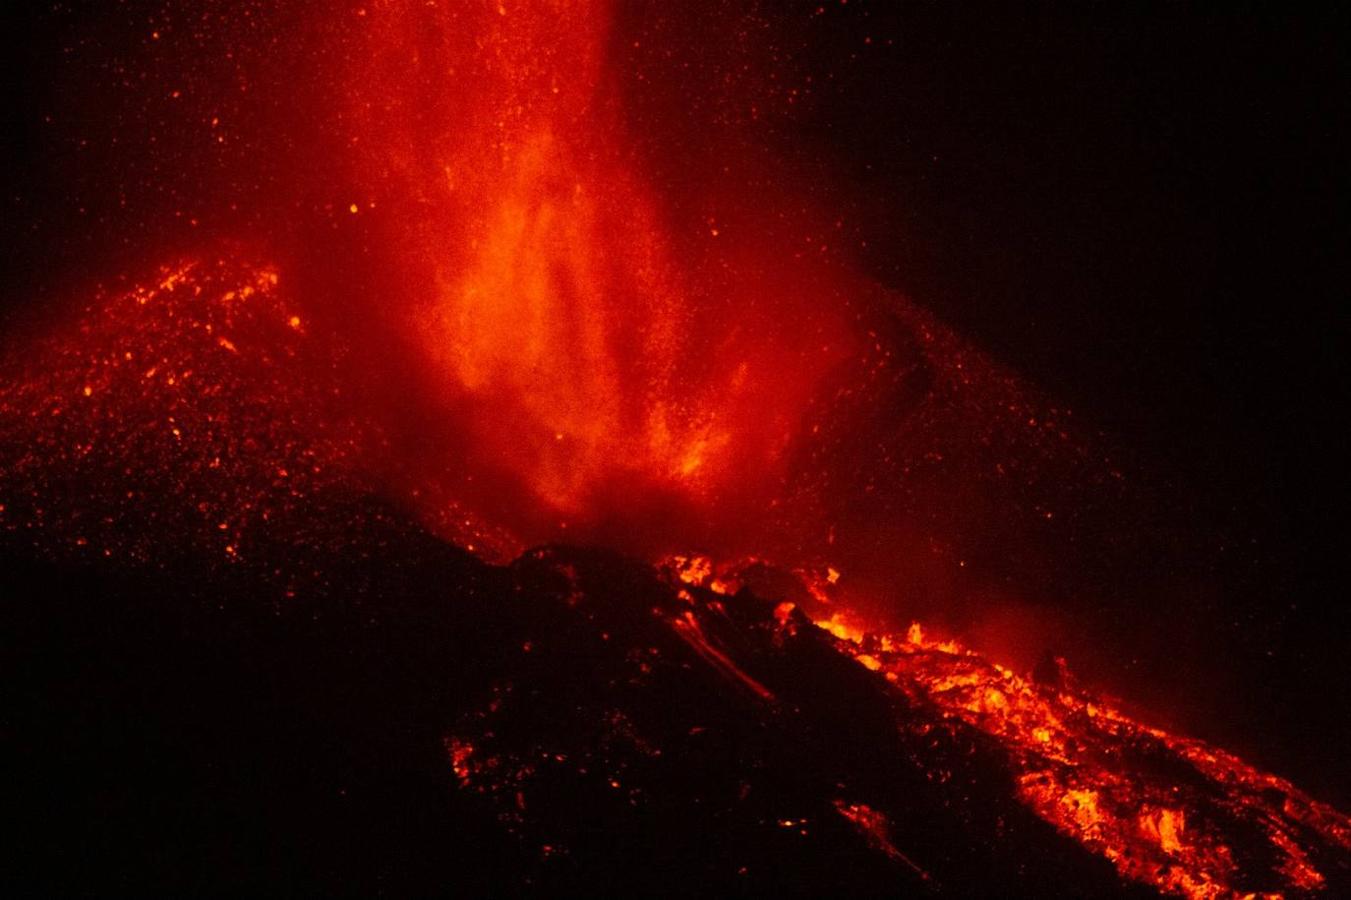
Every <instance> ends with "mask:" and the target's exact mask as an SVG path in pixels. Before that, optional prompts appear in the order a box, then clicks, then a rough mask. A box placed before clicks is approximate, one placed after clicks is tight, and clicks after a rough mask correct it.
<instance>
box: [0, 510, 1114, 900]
mask: <svg viewBox="0 0 1351 900" xmlns="http://www.w3.org/2000/svg"><path fill="white" fill-rule="evenodd" d="M348 512H350V513H351V514H352V515H353V517H354V518H361V519H363V520H365V521H368V522H369V523H370V525H369V526H368V528H367V529H366V530H365V533H364V535H363V537H364V538H365V539H367V540H369V542H370V544H369V545H370V546H373V547H375V546H381V545H383V546H384V547H385V549H383V550H381V551H379V552H376V553H373V554H372V555H371V557H370V558H369V559H366V560H364V561H362V562H361V563H360V564H359V565H358V564H355V563H354V562H353V560H352V558H351V556H350V555H349V554H346V553H340V554H334V555H333V556H332V557H331V558H329V559H327V560H323V562H322V564H323V565H324V566H325V567H326V568H327V569H328V571H329V572H330V573H331V574H332V576H333V578H332V580H331V582H330V583H332V584H342V585H347V588H345V589H341V590H334V591H333V592H332V593H331V594H329V595H328V596H327V597H324V598H323V599H321V600H314V601H313V602H310V603H301V604H296V605H292V606H290V607H288V608H286V609H284V610H282V611H281V612H277V611H276V609H275V607H274V606H273V605H272V604H271V603H268V602H266V601H265V600H264V599H263V598H265V597H266V596H267V595H268V593H269V591H270V587H269V585H268V582H267V579H266V578H265V577H261V574H262V573H258V574H255V573H252V572H250V570H248V569H240V570H238V572H237V575H236V577H234V578H230V579H213V580H212V581H211V582H210V583H209V584H208V583H204V582H202V581H201V580H200V579H198V578H197V577H196V574H197V573H196V572H195V571H194V570H192V569H191V568H189V569H185V570H176V569H175V570H163V569H157V570H154V571H153V572H151V571H149V570H140V571H135V570H132V571H129V570H127V569H125V568H120V567H119V568H117V569H113V568H111V567H109V566H108V565H107V564H97V563H96V564H94V565H92V566H77V567H71V566H69V565H55V564H50V563H25V562H23V560H22V559H21V558H16V556H15V554H14V552H13V547H12V546H11V547H10V548H9V552H8V553H7V554H6V556H7V558H6V559H5V560H4V562H5V565H4V567H3V573H4V574H3V582H2V589H3V592H4V595H3V596H4V604H3V609H4V616H5V623H4V625H5V630H6V633H7V634H8V635H10V636H11V641H10V651H9V652H8V653H7V658H6V671H5V681H6V684H7V693H9V695H10V697H11V702H10V703H8V704H7V706H8V713H7V715H6V723H7V729H6V730H7V731H8V732H9V737H8V738H7V743H8V745H9V746H10V747H11V750H12V751H13V752H15V753H16V758H15V759H14V760H13V761H12V762H11V771H12V772H14V773H15V777H14V778H12V779H10V780H9V782H8V783H9V785H10V788H9V793H10V796H9V797H8V798H7V800H6V808H7V809H9V810H10V811H11V817H12V819H13V820H14V821H16V822H18V823H21V827H20V829H19V832H20V834H21V839H20V844H19V847H18V848H17V849H18V850H19V851H20V852H18V853H16V854H15V856H14V860H15V861H16V862H18V863H19V865H18V866H17V868H14V867H11V868H10V869H9V870H8V872H7V874H6V880H7V881H8V882H10V885H11V887H22V888H27V889H41V890H43V891H44V892H57V893H61V892H65V891H68V890H73V889H77V888H82V887H83V888H89V887H95V886H98V887H101V888H117V889H136V890H145V889H150V890H155V891H162V892H173V893H177V892H183V891H192V892H201V891H207V892H214V891H227V892H228V891H237V890H246V889H254V890H262V889H266V890H267V891H268V892H269V893H272V892H278V891H282V892H284V891H286V890H288V889H289V890H303V891H310V890H322V891H325V892H329V891H336V892H340V893H361V894H366V893H370V892H373V891H377V890H385V891H389V892H392V893H396V894H397V893H403V892H407V891H418V892H425V891H436V892H446V893H457V892H461V891H464V890H466V889H470V890H478V891H481V890H486V889H488V888H489V887H490V886H491V887H493V888H496V889H502V888H508V887H511V886H512V885H516V886H524V885H527V884H533V885H535V886H545V887H553V888H562V887H570V888H578V889H580V888H583V887H585V888H587V889H589V890H603V889H618V888H621V887H624V888H632V889H639V890H643V891H645V892H651V891H654V890H655V891H660V892H666V891H670V892H675V893H686V892H696V891H716V892H719V893H720V892H722V891H725V890H733V889H737V890H747V891H752V892H756V893H759V892H761V891H764V890H770V889H773V890H775V891H787V892H792V893H797V892H815V893H826V892H831V891H835V890H840V889H845V888H850V889H855V890H862V891H865V892H867V893H878V892H881V893H909V892H911V891H912V890H916V889H918V890H923V889H928V888H938V887H941V888H943V889H944V890H945V892H949V893H951V892H957V893H967V892H971V893H978V894H988V893H990V892H999V893H1008V892H1014V893H1037V894H1045V893H1057V892H1058V893H1070V894H1075V895H1080V896H1082V895H1085V894H1102V893H1116V892H1120V891H1123V890H1124V888H1122V886H1121V883H1120V882H1119V881H1118V880H1117V877H1116V875H1115V873H1114V872H1113V870H1112V868H1111V866H1110V865H1108V864H1107V863H1106V862H1105V861H1103V860H1101V859H1098V858H1096V857H1094V856H1092V855H1091V854H1089V853H1088V852H1087V851H1085V850H1083V849H1081V848H1080V847H1079V846H1078V845H1077V844H1076V843H1074V842H1073V841H1070V840H1068V839H1066V838H1062V837H1060V836H1058V835H1057V834H1056V833H1055V832H1054V831H1053V830H1052V828H1051V827H1050V826H1049V825H1046V824H1045V823H1043V822H1041V821H1040V820H1038V819H1037V818H1036V817H1035V816H1034V815H1033V814H1032V813H1031V812H1029V811H1028V810H1026V809H1025V808H1024V807H1022V806H1021V805H1020V804H1019V803H1018V802H1017V801H1016V799H1015V797H1014V794H1013V790H1012V785H1011V779H1010V773H1009V771H1008V770H1007V768H1006V767H1005V766H1003V765H1002V764H1001V763H1000V761H999V760H1000V754H999V753H998V751H997V749H996V748H994V747H993V746H991V745H990V742H989V741H988V740H987V739H984V738H982V736H981V735H980V734H979V733H977V732H975V731H974V730H966V729H962V728H955V729H954V728H947V727H938V728H930V727H928V726H931V725H938V724H939V722H938V720H937V719H934V720H933V721H929V720H927V719H926V718H925V714H923V713H921V712H920V711H918V710H902V709H898V708H897V705H896V704H897V701H896V698H895V697H894V696H889V695H888V694H887V692H886V691H885V689H884V687H883V684H884V682H882V681H881V679H878V678H877V677H875V676H874V675H873V674H872V673H869V672H868V671H867V670H865V669H863V668H862V667H860V666H858V665H857V664H856V663H855V662H853V661H852V660H850V659H848V658H846V657H844V656H842V655H841V654H840V653H839V652H837V651H836V650H835V649H833V646H832V643H831V642H832V639H831V638H829V636H827V635H826V634H825V633H824V632H820V631H817V630H816V629H813V628H803V629H800V630H798V631H797V634H796V636H794V637H786V636H785V633H784V631H783V630H782V626H781V623H779V622H778V621H777V620H776V619H775V617H774V615H773V610H772V607H771V606H769V605H768V604H766V603H764V602H762V601H759V600H758V599H756V598H754V597H752V596H751V595H749V594H743V595H741V596H740V597H738V598H736V600H735V601H730V600H729V601H727V602H726V604H725V606H724V605H723V602H722V601H721V600H716V599H713V598H712V597H711V596H710V597H705V598H701V599H700V600H699V601H698V602H697V613H692V615H691V617H690V618H689V619H688V620H686V619H683V618H678V619H676V620H675V621H678V622H682V621H683V622H688V623H689V624H688V625H686V626H683V627H682V626H679V625H677V626H675V627H673V626H672V624H671V622H672V619H671V616H672V615H673V614H675V615H677V616H678V615H680V613H681V610H682V609H683V608H686V607H688V610H687V611H692V610H694V609H695V605H692V604H690V603H689V601H686V600H683V599H680V597H678V596H677V592H676V590H675V589H674V588H672V587H671V586H669V585H668V584H667V583H666V582H665V581H664V580H662V579H661V578H659V577H658V575H657V574H656V573H655V572H653V571H652V570H651V569H649V568H646V567H643V566H640V565H637V564H633V563H630V562H626V561H624V560H620V559H616V558H613V557H609V556H605V555H600V554H596V553H589V552H580V551H564V550H547V551H539V552H535V553H532V554H528V555H527V556H526V557H524V558H522V559H521V560H520V561H519V562H518V563H516V564H515V565H513V566H511V567H509V568H493V567H489V566H486V565H484V564H482V563H479V562H477V561H475V560H474V559H472V558H470V557H468V556H466V555H464V554H462V553H460V552H458V551H455V550H453V549H451V548H449V547H446V546H445V545H443V544H440V543H438V542H436V541H433V540H431V539H429V538H427V537H425V536H424V535H421V534H420V533H419V532H418V530H417V529H416V528H414V527H412V526H408V525H405V524H402V523H400V522H398V521H397V520H396V519H395V518H393V517H390V516H386V515H382V514H381V513H380V511H379V510H378V509H376V508H361V507H356V506H354V507H352V508H350V509H349V510H348ZM696 592H698V591H697V589H696ZM698 593H702V592H698ZM705 601H708V602H712V603H716V604H718V606H717V607H716V608H715V607H710V606H709V605H708V602H705ZM654 610H656V611H660V614H659V615H654ZM723 610H725V615H724V613H723ZM712 628H716V629H717V632H716V635H714V634H711V633H705V632H704V631H703V630H704V629H712ZM712 641H716V646H717V647H721V648H724V649H725V650H726V651H727V652H728V653H729V654H732V655H734V656H735V661H733V660H732V659H731V658H730V657H729V656H724V655H723V653H722V651H719V650H716V649H712V648H713V647H714V644H713V643H711V642H712ZM743 667H744V668H743ZM752 673H753V674H752ZM898 715H899V716H900V718H899V719H898ZM898 721H899V722H900V723H901V724H902V727H900V728H898V727H897V723H898ZM920 726H924V727H920ZM465 788H467V790H466V789H465Z"/></svg>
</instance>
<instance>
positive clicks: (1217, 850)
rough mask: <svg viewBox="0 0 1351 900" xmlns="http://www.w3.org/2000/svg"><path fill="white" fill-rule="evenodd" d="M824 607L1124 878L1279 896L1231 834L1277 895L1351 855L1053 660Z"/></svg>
mask: <svg viewBox="0 0 1351 900" xmlns="http://www.w3.org/2000/svg"><path fill="white" fill-rule="evenodd" d="M668 566H669V568H670V569H671V571H673V572H675V573H676V574H677V576H678V577H679V579H680V580H681V581H683V582H684V583H687V584H696V585H701V586H705V587H707V588H708V589H710V590H712V591H713V592H714V593H718V594H731V593H735V592H736V591H738V590H739V589H740V588H741V586H742V584H741V582H740V579H738V578H737V577H736V576H735V574H729V572H728V570H727V569H726V568H725V567H715V566H714V565H713V564H712V563H711V562H710V561H709V560H707V559H706V558H702V557H688V558H687V557H677V558H675V559H673V560H671V561H669V562H668ZM715 572H717V573H719V574H715ZM833 574H834V573H833V572H832V573H831V575H830V576H827V578H824V579H822V578H818V577H814V576H804V584H805V585H806V587H807V590H808V591H809V593H810V594H811V595H813V596H814V597H815V598H816V599H817V600H818V601H822V605H821V608H823V609H830V608H831V605H832V604H831V603H830V600H829V597H828V594H829V593H830V592H831V585H832V584H833V581H834V578H833V577H831V576H833ZM833 605H834V609H835V611H832V612H831V613H830V614H829V615H828V616H823V617H822V618H820V619H819V620H817V621H816V622H815V623H814V624H815V625H817V626H818V627H820V628H822V629H824V630H825V631H828V632H829V633H830V634H831V635H833V636H834V638H835V646H836V647H837V649H838V650H839V651H840V652H841V653H843V654H846V655H847V656H850V657H852V658H853V659H855V660H856V661H857V662H858V663H859V664H860V665H862V666H864V667H865V668H867V669H868V670H870V671H873V672H876V673H878V674H879V675H880V676H881V677H883V678H885V679H886V681H887V682H888V683H889V684H890V685H891V686H892V687H893V688H894V689H895V690H897V691H900V692H902V693H903V694H904V695H905V696H906V697H907V698H908V699H909V700H911V701H912V702H914V703H917V704H921V705H931V706H932V707H934V708H935V709H937V710H938V711H939V712H940V713H941V714H942V715H943V716H944V717H948V718H950V719H953V720H956V721H960V722H962V723H965V724H966V725H969V726H972V727H974V728H976V729H978V730H980V731H982V732H984V733H985V734H987V735H989V736H990V737H992V738H994V739H995V740H996V741H998V743H999V745H1000V746H1001V747H1002V748H1003V749H1004V752H1005V753H1007V755H1008V761H1009V765H1010V767H1011V769H1012V771H1013V773H1014V776H1015V781H1016V789H1017V793H1018V796H1019V798H1020V799H1021V800H1022V802H1023V803H1025V804H1026V805H1027V806H1028V807H1029V808H1031V809H1032V810H1033V811H1034V812H1036V814H1037V815H1038V816H1041V817H1042V818H1043V819H1045V820H1046V821H1047V822H1050V823H1051V824H1052V825H1054V826H1055V827H1056V828H1057V829H1058V830H1059V831H1060V832H1062V833H1063V834H1065V835H1067V836H1069V837H1072V838H1074V839H1075V840H1077V841H1079V842H1081V843H1082V844H1083V845H1084V846H1085V847H1087V848H1088V849H1090V850H1092V851H1093V852H1095V853H1098V854H1101V855H1102V856H1104V857H1105V858H1107V859H1108V860H1110V861H1111V862H1112V863H1113V865H1115V866H1116V868H1117V869H1118V871H1119V872H1120V873H1121V874H1122V875H1123V876H1124V877H1126V878H1130V879H1132V880H1135V881H1140V882H1144V883H1146V884H1150V885H1153V886H1155V887H1157V888H1158V889H1159V890H1161V891H1163V892H1165V893H1169V894H1176V895H1180V896H1186V897H1190V898H1196V900H1201V898H1219V897H1256V896H1264V897H1274V896H1282V894H1280V893H1272V892H1264V891H1255V890H1254V889H1253V888H1250V887H1248V886H1247V884H1246V882H1247V881H1250V880H1251V878H1250V876H1249V875H1248V874H1247V873H1246V872H1245V863H1243V862H1240V860H1239V853H1237V852H1236V850H1235V846H1234V845H1235V842H1236V841H1242V842H1244V844H1245V846H1246V847H1247V849H1245V851H1244V853H1245V854H1246V855H1247V856H1249V857H1251V856H1253V855H1254V853H1253V851H1252V850H1251V848H1250V843H1251V841H1253V840H1254V837H1256V838H1257V839H1258V840H1259V841H1260V843H1261V844H1263V845H1265V847H1264V850H1263V851H1262V852H1263V853H1264V854H1268V855H1270V856H1271V857H1272V858H1273V860H1274V865H1273V867H1272V868H1273V870H1274V871H1275V872H1276V873H1278V875H1279V877H1280V879H1281V880H1282V881H1283V882H1284V884H1285V885H1286V887H1287V889H1288V890H1293V891H1296V892H1299V893H1303V892H1312V891H1317V890H1318V889H1319V888H1321V887H1323V886H1324V884H1325V877H1324V875H1323V873H1322V872H1320V870H1319V867H1318V864H1316V862H1315V859H1314V856H1315V855H1316V854H1317V853H1318V852H1320V849H1319V848H1320V847H1326V846H1336V847H1340V848H1343V849H1348V850H1351V818H1349V817H1347V816H1345V815H1343V814H1341V813H1340V812H1338V811H1337V810H1335V809H1333V808H1332V807H1330V806H1328V805H1327V804H1324V803H1319V802H1318V801H1316V800H1314V799H1313V798H1311V797H1309V796H1308V795H1307V794H1304V793H1303V792H1301V791H1300V790H1298V789H1297V788H1295V787H1294V786H1293V785H1292V784H1290V783H1289V782H1288V781H1285V780H1284V779H1281V778H1278V777H1276V776H1275V775H1271V774H1269V773H1266V772H1262V771H1261V770H1259V769H1256V768H1254V767H1253V766H1250V765H1248V764H1247V763H1245V762H1243V761H1242V760H1241V759H1239V758H1237V757H1235V756H1233V755H1232V754H1230V753H1226V752H1225V751H1223V750H1220V749H1218V748H1215V747H1212V746H1209V745H1207V744H1205V743H1204V742H1202V741H1198V740H1195V739H1192V738H1187V737H1183V736H1179V735H1174V734H1170V733H1168V732H1166V731H1163V730H1162V729H1159V728H1154V727H1151V726H1149V725H1146V724H1144V723H1142V722H1140V721H1138V720H1136V719H1134V718H1132V717H1131V716H1129V715H1127V714H1126V713H1124V712H1122V711H1121V710H1120V709H1119V708H1118V707H1117V706H1116V705H1115V704H1114V702H1113V701H1111V700H1109V699H1107V698H1104V697H1101V696H1096V695H1094V694H1093V693H1091V692H1089V691H1087V690H1084V689H1082V688H1080V687H1079V686H1077V685H1076V684H1074V682H1073V679H1072V678H1071V677H1070V676H1069V675H1068V673H1067V672H1065V671H1064V669H1063V667H1059V663H1058V661H1057V667H1056V668H1055V671H1053V672H1048V673H1045V674H1042V673H1040V672H1039V673H1038V675H1039V676H1040V677H1041V681H1042V682H1044V683H1038V681H1035V680H1033V679H1029V678H1027V677H1024V676H1021V675H1018V674H1017V673H1015V672H1014V671H1012V670H1010V669H1008V668H1006V667H1004V666H1002V665H1000V664H998V663H996V662H993V661H991V660H988V659H986V658H984V657H982V656H980V655H979V654H977V653H974V652H973V651H971V650H969V649H967V648H965V647H963V646H962V645H961V644H959V643H957V642H955V641H950V640H935V639H933V638H931V637H929V636H928V635H927V634H926V633H925V631H924V629H923V627H922V626H920V625H919V624H918V623H915V624H912V625H911V626H910V628H909V630H908V631H906V632H905V633H904V634H887V633H872V632H869V631H867V630H864V629H863V628H862V627H860V626H859V625H858V624H857V622H856V621H855V620H853V619H852V617H851V616H850V615H849V614H848V613H847V612H840V611H838V609H839V607H838V605H837V604H833ZM794 608H795V604H793V603H791V602H784V603H782V604H780V606H779V608H778V610H777V612H776V615H777V616H778V618H779V621H780V622H781V623H782V624H783V627H786V628H791V627H793V625H792V614H793V610H794ZM675 624H676V625H677V627H680V628H682V629H683V628H685V627H686V626H684V625H683V624H682V623H680V622H677V623H675ZM901 724H902V727H904V725H905V723H901Z"/></svg>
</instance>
